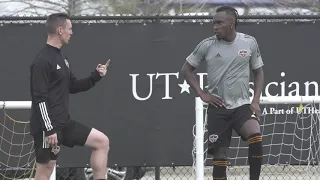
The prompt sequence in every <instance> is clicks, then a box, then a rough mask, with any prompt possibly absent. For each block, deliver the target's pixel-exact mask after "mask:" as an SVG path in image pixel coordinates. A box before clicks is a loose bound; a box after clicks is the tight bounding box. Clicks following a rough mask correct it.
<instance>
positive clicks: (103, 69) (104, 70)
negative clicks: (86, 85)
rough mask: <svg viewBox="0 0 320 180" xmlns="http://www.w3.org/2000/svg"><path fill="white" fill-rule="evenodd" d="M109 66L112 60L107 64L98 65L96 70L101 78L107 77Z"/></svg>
mask: <svg viewBox="0 0 320 180" xmlns="http://www.w3.org/2000/svg"><path fill="white" fill-rule="evenodd" d="M109 64H110V59H109V60H108V61H107V63H106V64H98V66H97V68H96V69H97V71H98V72H99V74H100V76H101V77H103V76H105V75H106V73H107V68H108V66H109Z"/></svg>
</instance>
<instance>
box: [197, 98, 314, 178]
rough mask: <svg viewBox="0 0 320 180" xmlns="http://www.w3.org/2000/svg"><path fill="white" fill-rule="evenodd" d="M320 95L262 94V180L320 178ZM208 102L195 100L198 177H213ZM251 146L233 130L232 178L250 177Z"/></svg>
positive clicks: (229, 160)
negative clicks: (208, 148) (208, 151)
mask: <svg viewBox="0 0 320 180" xmlns="http://www.w3.org/2000/svg"><path fill="white" fill-rule="evenodd" d="M319 102H320V96H302V97H301V96H293V97H292V96H280V97H261V102H260V104H261V113H262V115H261V118H260V121H261V123H260V124H261V126H260V127H261V133H262V136H263V165H262V170H261V177H260V179H261V180H264V179H268V180H273V179H277V180H281V179H288V180H289V179H290V180H294V179H299V180H300V179H301V180H302V179H318V178H319V177H320V167H319V160H320V155H319V150H320V133H319V131H320V126H319V125H320V122H319V111H320V110H319ZM207 106H208V105H207V104H206V103H204V102H203V101H201V99H200V98H199V97H197V98H196V99H195V114H196V123H195V125H194V127H193V136H194V145H193V150H192V156H193V169H194V172H195V177H196V180H204V179H208V178H209V179H210V178H212V157H210V156H209V155H208V154H207V140H208V139H207V137H208V134H207V128H206V125H207V113H206V112H207ZM247 154H248V145H247V143H246V142H245V141H243V140H242V139H241V138H240V137H239V136H238V135H237V134H236V133H235V132H233V136H232V142H231V146H230V149H229V152H228V158H229V159H228V169H227V176H228V180H236V179H237V180H239V179H249V164H248V159H247Z"/></svg>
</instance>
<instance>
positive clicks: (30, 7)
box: [0, 0, 105, 16]
mask: <svg viewBox="0 0 320 180" xmlns="http://www.w3.org/2000/svg"><path fill="white" fill-rule="evenodd" d="M101 2H103V1H101ZM0 4H2V5H3V6H2V7H5V6H7V5H8V6H11V7H15V8H14V10H12V9H11V10H10V12H9V11H8V10H7V9H6V8H4V9H5V10H7V12H6V14H7V15H21V14H26V15H47V14H50V13H56V12H64V13H68V14H69V15H71V16H76V15H83V14H91V15H93V14H98V13H99V12H103V11H105V9H104V8H105V7H104V6H101V4H100V0H0Z"/></svg>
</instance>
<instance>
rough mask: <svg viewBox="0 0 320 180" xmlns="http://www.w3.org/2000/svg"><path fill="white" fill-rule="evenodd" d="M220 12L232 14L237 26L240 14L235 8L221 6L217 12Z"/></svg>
mask: <svg viewBox="0 0 320 180" xmlns="http://www.w3.org/2000/svg"><path fill="white" fill-rule="evenodd" d="M218 12H226V13H227V14H231V15H232V16H233V17H234V19H235V26H237V22H238V17H239V14H238V11H237V10H236V9H235V8H233V7H231V6H221V7H219V8H218V9H217V10H216V13H218Z"/></svg>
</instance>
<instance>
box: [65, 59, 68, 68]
mask: <svg viewBox="0 0 320 180" xmlns="http://www.w3.org/2000/svg"><path fill="white" fill-rule="evenodd" d="M64 62H65V63H66V66H67V67H68V68H69V63H68V61H67V59H64Z"/></svg>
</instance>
